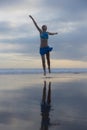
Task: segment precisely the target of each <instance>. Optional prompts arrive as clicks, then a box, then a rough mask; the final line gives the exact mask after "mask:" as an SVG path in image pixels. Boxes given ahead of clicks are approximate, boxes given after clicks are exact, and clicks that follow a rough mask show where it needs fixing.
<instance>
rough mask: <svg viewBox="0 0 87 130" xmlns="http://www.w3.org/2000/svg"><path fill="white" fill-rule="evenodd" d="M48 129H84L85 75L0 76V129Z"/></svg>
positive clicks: (86, 129)
mask: <svg viewBox="0 0 87 130" xmlns="http://www.w3.org/2000/svg"><path fill="white" fill-rule="evenodd" d="M44 82H45V84H44ZM49 84H50V87H51V93H50V94H51V97H50V98H51V100H50V101H51V103H50V107H48V106H47V105H48V104H47V96H48V88H49ZM44 86H45V87H46V93H45V94H46V95H45V96H46V101H45V105H46V106H45V108H44V106H43V108H42V109H43V110H42V109H41V104H42V95H43V88H44ZM48 129H49V130H77V129H79V130H87V74H51V75H47V76H46V77H44V76H43V75H42V74H27V75H26V74H24V75H16V74H15V75H0V130H48Z"/></svg>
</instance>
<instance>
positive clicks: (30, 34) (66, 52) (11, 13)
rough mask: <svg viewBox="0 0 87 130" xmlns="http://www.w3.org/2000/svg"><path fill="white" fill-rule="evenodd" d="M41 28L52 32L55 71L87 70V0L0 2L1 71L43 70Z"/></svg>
mask: <svg viewBox="0 0 87 130" xmlns="http://www.w3.org/2000/svg"><path fill="white" fill-rule="evenodd" d="M28 15H32V16H33V17H34V19H35V20H36V22H37V23H38V25H39V27H41V26H42V25H43V24H46V25H47V27H48V31H49V32H58V35H54V36H50V37H49V46H52V47H53V51H52V52H51V66H52V67H53V68H87V0H53V1H50V0H0V68H41V67H42V66H41V57H40V54H39V46H40V37H39V33H38V31H37V29H36V28H35V26H34V24H33V22H32V20H31V19H30V18H29V17H28Z"/></svg>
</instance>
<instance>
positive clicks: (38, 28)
mask: <svg viewBox="0 0 87 130" xmlns="http://www.w3.org/2000/svg"><path fill="white" fill-rule="evenodd" d="M29 17H30V18H31V19H32V21H33V23H34V25H35V26H36V28H37V30H38V31H39V32H42V30H41V29H40V27H39V26H38V25H37V23H36V21H35V20H34V18H33V17H32V16H31V15H29Z"/></svg>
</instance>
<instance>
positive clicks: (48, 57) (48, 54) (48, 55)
mask: <svg viewBox="0 0 87 130" xmlns="http://www.w3.org/2000/svg"><path fill="white" fill-rule="evenodd" d="M46 58H47V65H48V70H49V73H51V71H50V52H48V53H47V54H46Z"/></svg>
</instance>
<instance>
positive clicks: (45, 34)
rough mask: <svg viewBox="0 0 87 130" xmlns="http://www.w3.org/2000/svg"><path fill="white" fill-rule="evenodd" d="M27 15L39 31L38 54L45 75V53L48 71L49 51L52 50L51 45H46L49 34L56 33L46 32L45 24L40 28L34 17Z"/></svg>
mask: <svg viewBox="0 0 87 130" xmlns="http://www.w3.org/2000/svg"><path fill="white" fill-rule="evenodd" d="M29 17H30V18H31V19H32V21H33V23H34V25H35V26H36V28H37V30H38V31H39V33H40V39H41V44H40V54H41V59H42V66H43V70H44V75H46V64H45V55H46V59H47V65H48V70H49V73H50V72H51V71H50V51H52V49H53V48H52V47H49V46H48V38H49V35H55V34H58V33H57V32H56V33H51V32H47V26H46V25H43V26H42V28H40V27H39V26H38V25H37V23H36V21H35V20H34V18H33V17H32V16H31V15H29Z"/></svg>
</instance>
